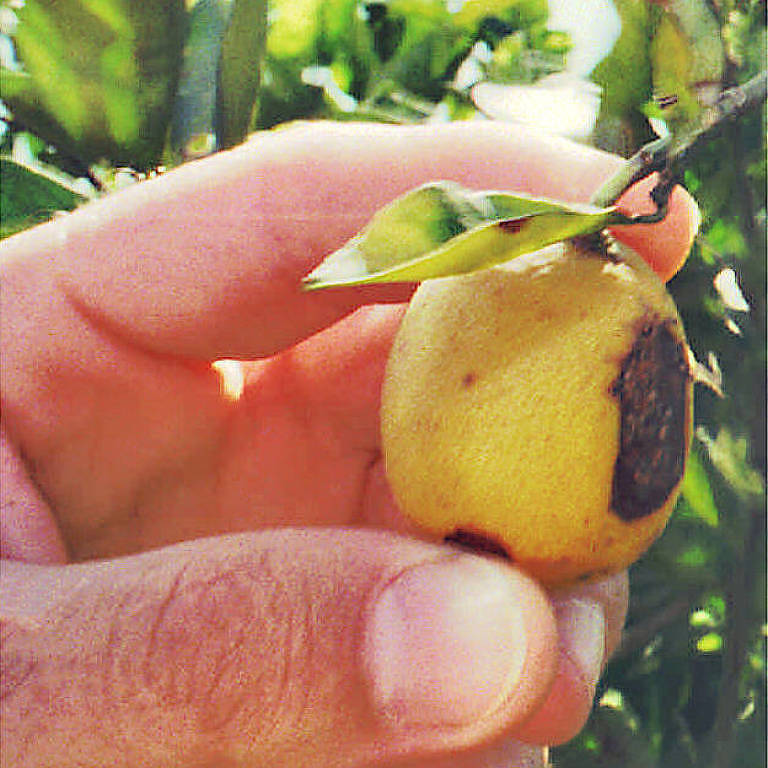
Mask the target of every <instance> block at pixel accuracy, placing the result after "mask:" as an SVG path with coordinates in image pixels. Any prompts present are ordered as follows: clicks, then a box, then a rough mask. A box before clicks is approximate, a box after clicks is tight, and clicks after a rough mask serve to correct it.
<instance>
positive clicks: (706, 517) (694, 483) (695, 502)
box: [682, 449, 720, 528]
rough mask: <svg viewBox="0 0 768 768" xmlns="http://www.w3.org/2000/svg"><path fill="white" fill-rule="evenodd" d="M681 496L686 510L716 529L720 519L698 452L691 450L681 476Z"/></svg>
mask: <svg viewBox="0 0 768 768" xmlns="http://www.w3.org/2000/svg"><path fill="white" fill-rule="evenodd" d="M682 495H683V498H684V499H685V501H686V502H687V504H688V509H689V510H690V511H691V512H692V513H693V514H694V515H695V516H696V517H698V518H699V520H701V521H702V522H704V523H706V524H707V525H709V526H712V527H713V528H716V527H717V525H718V522H719V519H720V515H719V513H718V511H717V505H716V504H715V497H714V496H713V494H712V488H711V487H710V484H709V477H707V471H706V470H705V469H704V465H703V464H702V462H701V457H700V456H699V454H698V451H696V450H695V449H694V450H691V452H690V454H689V456H688V464H687V466H686V468H685V475H684V476H683V484H682Z"/></svg>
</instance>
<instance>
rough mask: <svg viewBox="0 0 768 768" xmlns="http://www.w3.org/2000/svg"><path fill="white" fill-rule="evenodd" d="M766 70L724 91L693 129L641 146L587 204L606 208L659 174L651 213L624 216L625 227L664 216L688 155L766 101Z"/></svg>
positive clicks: (651, 221)
mask: <svg viewBox="0 0 768 768" xmlns="http://www.w3.org/2000/svg"><path fill="white" fill-rule="evenodd" d="M767 82H768V73H767V72H766V71H763V72H761V73H760V74H758V75H755V77H753V78H752V79H751V80H748V81H747V82H746V83H744V84H743V85H740V86H736V87H734V88H728V89H727V90H725V91H723V92H722V93H721V94H720V96H719V97H718V99H717V101H716V102H715V104H714V106H712V107H711V108H709V109H705V110H703V112H702V115H701V119H700V120H699V125H698V126H697V127H696V129H695V130H693V131H691V132H690V133H688V134H685V135H683V136H681V137H679V138H678V137H673V136H671V135H670V136H663V137H661V138H659V139H654V140H653V141H650V142H648V144H645V145H644V146H643V147H641V148H640V149H639V150H638V151H637V152H636V153H635V154H634V155H632V157H630V158H629V160H627V161H626V163H624V165H623V166H622V167H621V169H620V170H619V171H618V172H617V173H616V174H614V175H613V176H612V177H611V178H610V179H608V181H606V182H605V184H603V186H602V187H600V189H598V190H597V192H595V194H594V195H593V196H592V200H591V201H590V202H591V203H592V205H594V206H596V207H598V208H609V207H610V206H612V205H613V204H614V203H615V202H616V201H617V200H618V199H619V198H620V197H621V195H622V194H624V192H625V191H626V190H627V189H628V188H629V187H631V186H632V185H633V184H635V183H636V182H638V181H640V179H644V178H645V177H646V176H650V175H651V174H652V173H656V172H658V174H659V179H658V182H657V184H656V186H655V187H654V188H653V190H652V191H651V199H652V200H653V202H654V203H655V204H656V211H655V212H654V213H651V214H648V215H644V216H627V217H625V219H626V221H623V222H622V223H624V224H652V223H655V222H657V221H661V220H662V219H663V218H664V217H665V216H666V215H667V203H668V201H669V196H670V194H671V192H672V189H673V188H674V187H675V185H676V184H679V183H680V182H681V181H682V179H683V172H684V170H685V166H686V164H687V163H688V161H689V159H690V157H691V155H692V154H693V153H694V152H695V151H696V150H697V149H698V148H699V147H701V146H703V145H704V144H705V143H706V142H708V141H709V140H710V139H712V138H713V137H714V136H715V135H716V134H717V132H718V131H720V130H721V129H722V127H723V125H724V124H725V123H727V122H732V121H734V120H737V119H738V118H739V117H741V115H743V114H744V113H745V112H748V111H749V110H750V109H753V108H755V107H757V106H759V105H760V104H762V103H763V102H764V101H765V100H766V83H767Z"/></svg>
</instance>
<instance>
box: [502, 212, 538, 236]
mask: <svg viewBox="0 0 768 768" xmlns="http://www.w3.org/2000/svg"><path fill="white" fill-rule="evenodd" d="M530 218H531V217H530V216H521V217H519V218H517V219H502V220H501V221H499V223H498V224H499V229H500V230H501V231H502V232H506V233H507V234H508V235H516V234H517V233H518V232H519V231H520V230H521V229H522V228H523V227H524V226H525V225H526V224H527V223H528V222H529V221H530Z"/></svg>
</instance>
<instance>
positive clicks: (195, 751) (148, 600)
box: [0, 529, 557, 768]
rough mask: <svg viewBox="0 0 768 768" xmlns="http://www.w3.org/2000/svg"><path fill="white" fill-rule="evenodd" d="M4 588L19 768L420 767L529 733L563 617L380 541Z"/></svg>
mask: <svg viewBox="0 0 768 768" xmlns="http://www.w3.org/2000/svg"><path fill="white" fill-rule="evenodd" d="M1 583H2V605H3V634H4V637H3V644H2V657H3V669H4V675H3V689H4V690H3V708H4V709H3V717H2V730H3V733H2V739H1V740H0V741H1V743H2V753H1V754H2V763H3V764H6V763H7V764H8V765H17V766H36V765H53V764H56V765H58V766H61V768H65V767H66V766H69V765H83V764H87V765H90V766H128V765H142V766H161V765H162V766H172V765H196V766H199V765H209V764H210V765H228V766H230V765H231V766H239V765H271V766H282V765H292V766H302V765H327V766H336V765H345V766H346V765H364V764H367V763H373V762H380V761H382V760H396V759H399V758H403V759H408V758H417V757H418V756H420V755H423V756H427V755H434V754H438V753H440V752H441V751H446V750H454V749H463V748H466V747H468V746H471V745H473V744H475V743H479V742H482V741H485V740H488V739H490V738H492V737H493V736H494V735H497V734H499V733H501V732H502V731H505V730H508V729H509V728H512V727H514V726H515V724H518V723H520V722H521V721H523V720H524V719H526V718H527V717H528V716H529V715H530V714H531V713H532V712H533V711H534V710H535V709H536V708H537V707H538V706H539V704H540V703H541V701H542V699H543V698H544V697H545V695H546V692H547V690H548V688H549V686H550V685H551V683H552V679H553V676H554V673H555V666H556V659H557V633H556V628H555V622H554V616H553V612H552V608H551V606H550V604H549V602H548V600H547V598H546V596H545V595H544V593H543V592H542V591H541V590H540V588H539V587H538V586H537V585H536V584H534V583H533V582H532V581H531V580H529V579H528V578H527V577H525V576H524V575H522V574H521V573H519V572H518V571H516V570H515V569H514V568H512V567H510V566H509V565H507V564H505V563H498V562H495V561H492V560H490V559H486V558H482V557H479V556H475V555H470V554H464V553H459V552H457V551H454V550H452V549H448V548H445V547H440V546H434V545H430V544H426V543H422V542H418V541H413V540H409V539H405V538H399V537H397V536H394V535H392V534H387V533H383V532H374V531H352V530H332V529H330V530H311V531H309V530H300V529H295V530H290V529H287V530H280V531H265V532H260V533H253V534H245V535H238V536H229V537H220V538H216V539H208V540H202V541H196V542H188V543H184V544H180V545H176V546H174V547H169V548H167V549H163V550H156V551H153V552H148V553H143V554H140V555H135V556H131V557H127V558H122V559H119V560H114V561H104V562H98V563H88V564H81V565H70V566H64V567H49V566H31V565H28V564H21V563H5V564H4V567H3V572H2V582H1ZM41 702H44V703H45V705H44V706H41V705H40V703H41ZM65 743H66V744H67V751H66V754H62V750H61V745H62V744H65Z"/></svg>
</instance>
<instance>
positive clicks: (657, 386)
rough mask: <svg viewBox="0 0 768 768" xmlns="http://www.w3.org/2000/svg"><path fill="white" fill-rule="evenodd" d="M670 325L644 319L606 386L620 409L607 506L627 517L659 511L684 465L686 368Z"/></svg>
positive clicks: (680, 346) (634, 518)
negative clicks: (613, 376)
mask: <svg viewBox="0 0 768 768" xmlns="http://www.w3.org/2000/svg"><path fill="white" fill-rule="evenodd" d="M672 327H674V323H673V322H671V321H669V320H665V321H663V322H659V320H658V319H652V320H651V319H647V318H646V320H644V322H643V324H642V326H641V327H640V328H639V329H638V332H637V336H636V339H635V343H634V344H633V345H632V349H630V351H629V354H627V356H626V357H625V358H624V360H623V361H622V364H621V373H620V374H619V376H618V378H617V379H616V381H614V382H613V384H612V385H611V389H610V393H611V395H612V396H613V397H616V398H617V399H618V400H619V409H620V413H621V427H620V445H619V454H618V456H617V458H616V464H615V466H614V470H613V498H612V501H611V507H612V508H613V511H614V512H615V513H616V514H617V515H618V516H619V517H620V518H621V519H622V520H625V521H629V520H637V519H639V518H641V517H645V516H647V515H650V514H652V513H653V512H655V511H656V510H658V509H659V508H660V507H661V506H662V505H663V504H664V502H665V501H666V499H667V498H668V496H669V494H670V493H671V492H672V489H673V488H674V487H675V486H676V485H677V483H678V482H679V480H680V478H681V477H682V476H683V470H684V468H685V467H684V464H685V444H686V425H687V413H686V409H687V407H688V403H687V386H688V380H689V377H690V372H689V369H688V360H687V356H686V353H685V348H684V346H683V344H682V343H681V342H680V340H679V339H678V338H677V337H676V336H675V335H674V334H673V333H672V331H671V330H670V329H671V328H672Z"/></svg>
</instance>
